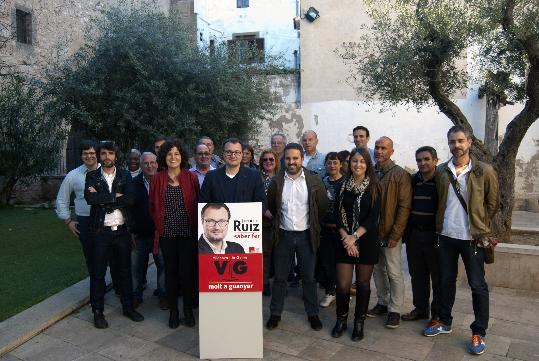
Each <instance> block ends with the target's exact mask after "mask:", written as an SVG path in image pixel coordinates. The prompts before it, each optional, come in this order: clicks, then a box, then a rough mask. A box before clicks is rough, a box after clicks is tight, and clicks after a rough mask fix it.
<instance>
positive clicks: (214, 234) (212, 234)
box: [198, 203, 245, 254]
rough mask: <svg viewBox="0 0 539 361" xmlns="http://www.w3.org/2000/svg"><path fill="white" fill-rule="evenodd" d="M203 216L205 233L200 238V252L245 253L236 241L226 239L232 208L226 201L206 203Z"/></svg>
mask: <svg viewBox="0 0 539 361" xmlns="http://www.w3.org/2000/svg"><path fill="white" fill-rule="evenodd" d="M200 213H201V218H202V226H203V229H204V233H203V234H202V235H201V236H200V239H199V240H198V253H199V254H232V253H245V250H244V249H243V247H242V246H241V245H240V244H239V243H236V242H231V241H225V238H226V234H227V233H228V222H229V221H230V209H229V208H228V207H227V206H226V204H224V203H206V205H205V206H204V207H203V208H202V212H200Z"/></svg>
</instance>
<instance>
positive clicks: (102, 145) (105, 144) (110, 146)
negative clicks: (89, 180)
mask: <svg viewBox="0 0 539 361" xmlns="http://www.w3.org/2000/svg"><path fill="white" fill-rule="evenodd" d="M98 148H99V149H98V150H97V152H98V153H101V150H103V149H105V150H109V151H113V152H114V154H116V157H118V153H119V150H118V146H117V145H116V143H114V142H113V141H112V140H102V141H101V142H99V147H98Z"/></svg>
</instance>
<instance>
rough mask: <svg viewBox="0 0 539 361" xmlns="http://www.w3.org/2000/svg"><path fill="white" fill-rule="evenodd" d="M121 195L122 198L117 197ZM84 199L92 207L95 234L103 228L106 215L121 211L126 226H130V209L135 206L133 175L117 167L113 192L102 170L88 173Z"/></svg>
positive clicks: (91, 222)
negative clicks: (90, 189)
mask: <svg viewBox="0 0 539 361" xmlns="http://www.w3.org/2000/svg"><path fill="white" fill-rule="evenodd" d="M90 187H93V188H95V190H96V192H90V191H89V190H88V188H90ZM116 193H121V194H122V196H121V197H116ZM84 199H86V202H87V203H88V204H89V205H90V206H92V208H91V209H90V225H91V228H92V231H93V232H97V231H99V230H101V229H102V228H103V222H104V221H105V214H106V213H108V212H111V211H113V210H115V209H119V210H120V211H121V212H122V214H123V216H124V221H125V224H126V225H129V215H128V212H127V209H128V207H130V206H132V205H133V199H134V197H133V181H132V178H131V175H130V174H129V173H128V172H127V170H125V169H120V168H118V167H116V176H115V177H114V180H113V181H112V192H110V191H109V186H108V184H107V181H106V180H105V179H104V178H103V175H102V174H101V168H98V169H96V170H93V171H91V172H88V173H86V182H85V185H84Z"/></svg>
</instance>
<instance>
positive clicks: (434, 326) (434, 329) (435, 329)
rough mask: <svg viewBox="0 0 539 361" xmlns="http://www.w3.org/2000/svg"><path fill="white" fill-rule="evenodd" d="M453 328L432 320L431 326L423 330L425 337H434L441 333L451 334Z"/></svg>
mask: <svg viewBox="0 0 539 361" xmlns="http://www.w3.org/2000/svg"><path fill="white" fill-rule="evenodd" d="M451 331H452V330H451V326H447V325H444V324H443V323H441V322H440V321H438V320H432V322H431V323H430V325H429V326H428V327H426V328H425V329H423V336H427V337H434V336H436V335H439V334H441V333H451Z"/></svg>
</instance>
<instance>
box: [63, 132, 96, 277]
mask: <svg viewBox="0 0 539 361" xmlns="http://www.w3.org/2000/svg"><path fill="white" fill-rule="evenodd" d="M96 148H97V146H96V145H95V143H94V142H92V141H88V140H83V141H82V142H81V146H80V156H81V159H82V163H83V164H82V165H81V166H79V167H77V168H75V169H73V170H72V171H70V172H69V173H67V175H66V177H65V178H64V180H63V182H62V185H61V186H60V189H59V190H58V195H57V197H56V214H57V215H58V218H60V219H61V220H63V221H64V223H65V224H66V225H67V227H68V228H69V230H70V231H71V233H73V234H74V235H75V237H77V238H78V239H79V240H80V243H81V246H82V253H83V254H84V259H85V260H86V266H87V268H88V275H90V274H91V273H92V272H91V267H92V259H91V255H92V252H91V244H92V234H91V232H90V206H89V205H88V203H86V200H85V199H84V182H85V180H86V173H88V172H90V171H92V170H95V169H97V168H98V167H99V164H98V163H97V154H96ZM73 193H75V215H76V217H77V218H76V220H73V219H72V218H71V210H70V209H69V204H70V199H71V194H73Z"/></svg>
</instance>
